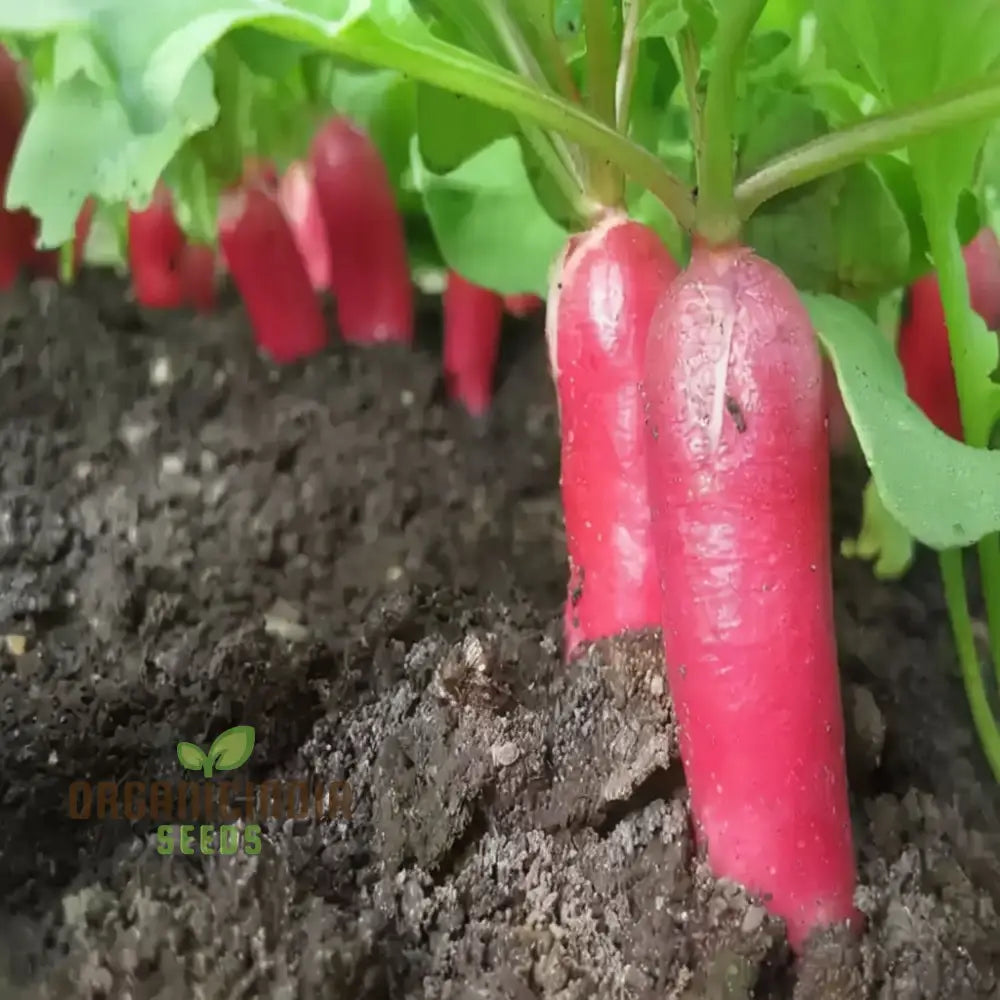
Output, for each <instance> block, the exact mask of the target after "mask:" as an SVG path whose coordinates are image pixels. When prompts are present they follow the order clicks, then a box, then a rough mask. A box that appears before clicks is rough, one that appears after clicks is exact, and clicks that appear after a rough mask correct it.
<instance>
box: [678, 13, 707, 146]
mask: <svg viewBox="0 0 1000 1000" xmlns="http://www.w3.org/2000/svg"><path fill="white" fill-rule="evenodd" d="M677 41H678V46H679V49H680V63H681V76H682V78H683V80H684V93H685V95H686V96H687V102H688V111H689V116H690V119H691V142H692V144H693V145H694V153H695V160H696V161H697V162H699V163H700V162H701V157H702V155H703V154H702V138H701V126H702V111H701V98H700V97H699V96H698V75H699V73H700V71H701V56H700V55H699V53H698V41H697V39H696V38H695V37H694V32H693V31H692V30H691V28H690V26H688V27H686V28H684V29H683V30H682V31H681V33H680V35H679V36H678V39H677Z"/></svg>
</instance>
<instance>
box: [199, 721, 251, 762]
mask: <svg viewBox="0 0 1000 1000" xmlns="http://www.w3.org/2000/svg"><path fill="white" fill-rule="evenodd" d="M253 745H254V730H253V726H233V728H232V729H227V730H226V731H225V732H224V733H220V734H219V735H218V736H216V737H215V739H214V740H213V741H212V745H211V747H210V748H209V750H208V758H209V760H211V761H212V766H213V767H214V768H215V769H216V770H217V771H235V770H236V768H238V767H242V766H243V765H244V764H245V763H246V762H247V761H248V760H249V759H250V754H252V753H253Z"/></svg>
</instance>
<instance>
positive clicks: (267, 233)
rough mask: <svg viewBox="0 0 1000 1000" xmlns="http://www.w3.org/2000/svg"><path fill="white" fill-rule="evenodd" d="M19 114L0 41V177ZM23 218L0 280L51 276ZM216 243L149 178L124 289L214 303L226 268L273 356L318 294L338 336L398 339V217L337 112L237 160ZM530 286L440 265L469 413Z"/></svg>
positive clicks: (81, 245)
mask: <svg viewBox="0 0 1000 1000" xmlns="http://www.w3.org/2000/svg"><path fill="white" fill-rule="evenodd" d="M26 117H27V106H26V98H25V93H24V89H23V87H22V83H21V80H20V77H19V67H18V64H17V62H16V61H15V60H14V59H12V58H11V57H10V55H9V54H8V53H7V52H6V51H5V50H3V49H2V47H0V173H2V177H0V180H2V183H3V184H4V188H6V183H7V177H8V174H9V171H10V167H11V164H12V162H13V159H14V154H15V150H16V147H17V143H18V140H19V138H20V135H21V131H22V129H23V127H24V124H25V120H26ZM94 210H95V206H94V204H93V202H92V201H88V202H87V203H86V204H85V205H84V207H83V209H82V211H81V212H80V215H79V218H78V219H77V224H76V238H75V241H74V243H75V245H74V254H73V257H74V260H73V264H74V271H75V270H76V268H78V267H79V265H80V263H81V262H82V260H83V255H84V249H85V246H86V244H87V240H88V237H89V233H90V228H91V224H92V220H93V216H94ZM37 230H38V226H37V220H36V219H35V218H34V217H33V216H32V215H31V214H30V213H28V212H27V211H25V210H19V211H17V212H11V211H7V210H6V209H4V210H3V212H2V215H0V289H5V288H9V287H10V286H11V284H13V282H14V281H15V280H16V279H17V277H18V275H19V274H20V273H22V272H25V273H28V274H29V275H32V276H35V277H48V278H57V277H58V276H59V274H60V262H59V253H58V252H57V251H39V250H37V249H36V248H35V241H36V238H37V235H38V233H37ZM217 232H218V250H216V248H214V247H211V246H207V245H204V244H201V243H196V242H191V241H190V240H188V238H187V236H186V235H185V233H184V232H183V230H182V228H181V226H180V225H179V224H178V221H177V218H176V216H175V212H174V205H173V200H172V196H171V193H170V191H169V190H168V189H167V187H166V186H165V185H163V184H160V185H159V186H158V188H157V190H156V192H155V193H154V197H153V200H152V202H151V203H150V205H149V206H148V207H146V208H144V209H142V210H138V211H137V210H130V211H129V213H128V263H129V270H130V273H131V280H132V288H133V293H134V295H135V298H136V300H137V301H138V302H139V303H140V304H141V305H143V306H146V307H148V308H153V309H172V308H178V307H182V306H191V307H193V308H195V309H197V310H198V311H201V312H208V311H211V310H212V309H214V307H215V302H216V290H217V280H218V277H219V275H220V273H221V272H223V271H228V273H229V275H230V277H231V278H232V281H233V283H234V285H235V286H236V288H237V290H238V291H239V293H240V295H241V297H242V299H243V303H244V305H245V308H246V311H247V315H248V317H249V320H250V323H251V326H252V328H253V331H254V336H255V338H256V341H257V344H258V345H259V347H260V348H261V349H262V350H263V351H264V352H265V353H266V354H267V355H269V356H270V357H271V358H272V360H274V361H276V362H279V363H282V362H290V361H294V360H297V359H300V358H303V357H307V356H308V355H310V354H313V353H315V352H317V351H319V350H321V349H322V348H323V347H324V346H325V345H326V344H327V342H328V330H327V326H326V322H325V319H324V316H323V311H322V308H321V303H320V300H319V297H318V296H319V293H323V292H326V291H329V292H331V293H332V295H333V298H334V301H335V303H336V311H337V322H338V327H339V331H340V334H341V336H342V337H343V339H344V340H345V341H347V342H349V343H354V344H373V343H385V342H397V343H403V344H408V343H410V342H411V341H412V339H413V333H414V329H413V328H414V301H413V293H412V284H411V280H410V267H409V260H408V255H407V247H406V239H405V233H404V226H403V220H402V218H401V216H400V213H399V211H398V209H397V205H396V202H395V196H394V193H393V190H392V185H391V183H390V179H389V176H388V173H387V171H386V169H385V166H384V164H383V162H382V159H381V157H380V155H379V152H378V150H377V149H376V147H375V146H374V144H373V143H372V142H371V140H370V139H369V138H368V136H367V135H365V133H364V132H363V131H362V130H361V129H359V128H358V127H356V126H355V125H354V124H353V123H351V122H350V121H348V120H347V119H346V118H344V117H342V116H335V117H332V118H331V119H330V120H329V121H328V122H327V123H326V124H325V125H324V126H323V127H322V128H321V129H320V130H319V132H318V133H317V134H316V136H315V137H314V139H313V142H312V145H311V148H310V150H309V154H308V156H307V157H306V158H305V159H303V160H300V161H296V162H293V163H292V164H290V165H289V166H288V167H287V169H285V170H284V171H283V172H281V173H280V175H279V173H278V171H277V170H276V168H275V167H274V165H273V164H270V163H266V162H260V161H257V160H248V161H247V163H246V164H245V167H244V171H243V177H242V179H241V181H240V183H239V184H238V185H237V186H235V187H234V188H232V189H231V190H228V191H226V192H224V193H223V195H222V197H221V198H220V203H219V211H218V230H217ZM540 305H541V300H540V299H538V298H537V297H535V296H533V295H513V296H507V297H505V298H502V297H501V296H499V295H497V294H496V293H494V292H491V291H489V290H487V289H484V288H479V287H477V286H476V285H473V284H471V283H470V282H468V281H465V280H464V279H463V278H462V277H461V276H460V275H458V274H457V273H455V272H449V275H448V280H447V285H446V289H445V293H444V359H443V367H444V375H445V382H446V386H447V391H448V394H449V396H450V397H451V398H453V399H455V400H456V401H457V402H459V403H460V404H462V405H463V406H464V407H465V408H466V409H467V410H468V411H469V412H470V413H472V414H474V415H481V414H483V413H484V412H485V411H486V410H487V409H488V407H489V404H490V400H491V396H492V389H493V371H494V366H495V363H496V356H497V352H498V347H499V338H500V328H501V324H502V319H503V315H504V313H505V312H508V313H510V314H512V315H514V316H518V317H523V316H526V315H527V314H529V313H530V312H532V311H534V310H535V309H536V308H538V307H539V306H540Z"/></svg>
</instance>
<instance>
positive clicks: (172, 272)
mask: <svg viewBox="0 0 1000 1000" xmlns="http://www.w3.org/2000/svg"><path fill="white" fill-rule="evenodd" d="M185 244H186V240H185V238H184V233H183V231H182V230H181V227H180V226H179V225H178V224H177V220H176V219H175V218H174V211H173V199H172V197H171V194H170V191H169V190H168V189H167V187H166V185H164V184H162V183H161V184H158V185H157V186H156V190H155V192H154V194H153V200H152V201H151V202H150V204H149V206H148V207H147V208H145V209H143V210H142V211H139V212H136V211H131V210H130V211H129V213H128V247H129V249H128V254H129V267H130V269H131V272H132V285H133V288H134V290H135V297H136V299H137V301H138V302H139V303H140V304H142V305H144V306H147V307H149V308H151V309H174V308H177V307H178V306H181V305H182V304H183V302H184V289H183V287H182V280H181V274H180V270H179V267H180V260H181V255H182V253H183V252H184V247H185Z"/></svg>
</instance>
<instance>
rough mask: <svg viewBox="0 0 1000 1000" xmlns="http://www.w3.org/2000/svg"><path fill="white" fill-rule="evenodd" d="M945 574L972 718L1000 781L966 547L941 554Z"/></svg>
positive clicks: (998, 746) (998, 745) (998, 740)
mask: <svg viewBox="0 0 1000 1000" xmlns="http://www.w3.org/2000/svg"><path fill="white" fill-rule="evenodd" d="M938 560H939V562H940V564H941V577H942V579H943V580H944V596H945V602H946V603H947V605H948V617H949V619H950V620H951V628H952V632H953V634H954V638H955V649H956V650H957V652H958V662H959V666H960V667H961V670H962V680H963V681H964V682H965V691H966V695H967V696H968V699H969V707H970V708H971V710H972V719H973V722H974V723H975V726H976V732H977V733H978V734H979V741H980V743H981V744H982V747H983V751H984V752H985V754H986V759H987V760H988V761H989V764H990V768H991V769H992V771H993V775H994V777H995V778H996V780H997V781H1000V730H998V729H997V723H996V719H995V718H994V717H993V712H992V711H991V710H990V704H989V699H988V698H987V696H986V686H985V685H984V684H983V675H982V672H981V671H980V667H979V657H978V655H977V654H976V643H975V639H974V637H973V634H972V622H971V620H970V618H969V601H968V596H967V595H966V592H965V575H964V570H963V565H962V550H961V549H949V550H947V551H946V552H941V553H939V555H938Z"/></svg>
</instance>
